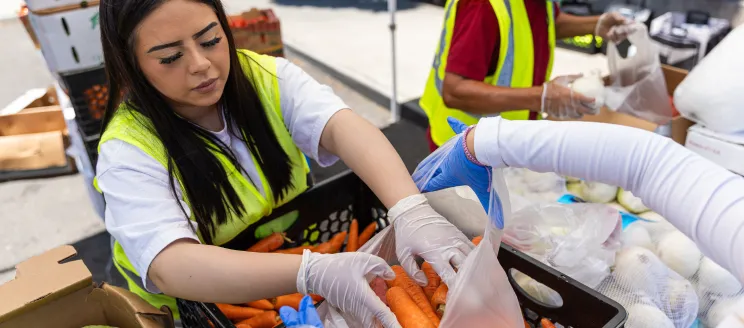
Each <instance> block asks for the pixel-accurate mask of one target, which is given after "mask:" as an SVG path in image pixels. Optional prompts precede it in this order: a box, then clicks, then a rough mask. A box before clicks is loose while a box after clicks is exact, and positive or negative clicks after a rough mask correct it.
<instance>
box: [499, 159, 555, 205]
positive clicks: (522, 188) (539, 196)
mask: <svg viewBox="0 0 744 328" xmlns="http://www.w3.org/2000/svg"><path fill="white" fill-rule="evenodd" d="M503 172H504V178H505V179H506V186H507V187H509V198H511V199H512V205H513V207H512V210H513V211H515V212H516V211H518V210H519V209H521V208H522V206H521V204H520V202H515V198H523V199H524V200H526V201H528V202H530V203H546V202H547V203H555V201H556V200H558V198H560V197H561V196H563V195H565V194H567V193H568V191H567V190H566V180H565V179H564V178H563V177H562V176H560V175H558V174H555V173H553V172H546V173H540V172H535V171H530V170H528V169H523V168H511V167H509V168H505V169H504V170H503ZM514 196H517V197H514ZM514 205H516V206H514Z"/></svg>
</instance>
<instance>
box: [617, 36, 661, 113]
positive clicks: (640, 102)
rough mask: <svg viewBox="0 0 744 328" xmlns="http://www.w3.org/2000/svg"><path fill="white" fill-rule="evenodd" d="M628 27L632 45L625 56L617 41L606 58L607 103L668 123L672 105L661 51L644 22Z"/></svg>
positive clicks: (619, 108) (629, 39)
mask: <svg viewBox="0 0 744 328" xmlns="http://www.w3.org/2000/svg"><path fill="white" fill-rule="evenodd" d="M633 24H637V25H638V26H633V27H632V28H629V30H631V31H632V33H630V34H629V35H628V39H627V40H628V41H629V42H630V43H631V44H632V46H631V47H630V48H629V49H628V55H627V57H626V58H623V56H621V55H620V52H619V51H618V48H617V46H618V45H617V44H615V43H614V42H610V43H609V44H608V45H607V61H608V65H609V69H610V81H611V84H610V86H608V87H607V88H606V90H605V105H606V106H607V107H608V108H609V109H611V110H614V111H618V112H621V113H625V114H630V115H633V116H636V117H639V118H642V119H644V120H647V121H650V122H653V123H656V124H666V123H668V122H669V121H671V119H672V107H671V104H670V101H669V95H668V93H667V88H666V81H665V79H664V73H663V72H662V70H661V63H660V61H659V54H658V51H657V50H656V48H655V47H654V44H653V43H652V41H651V38H650V37H649V35H648V29H647V28H646V26H645V25H643V24H641V23H633Z"/></svg>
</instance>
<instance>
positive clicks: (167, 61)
mask: <svg viewBox="0 0 744 328" xmlns="http://www.w3.org/2000/svg"><path fill="white" fill-rule="evenodd" d="M181 57H183V53H182V52H178V53H176V54H175V55H173V56H170V57H165V58H160V63H161V64H165V65H168V64H170V63H172V62H174V61H176V60H178V58H181Z"/></svg>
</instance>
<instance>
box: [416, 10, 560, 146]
mask: <svg viewBox="0 0 744 328" xmlns="http://www.w3.org/2000/svg"><path fill="white" fill-rule="evenodd" d="M458 1H459V0H449V1H447V3H446V4H445V11H444V12H445V14H444V25H443V27H442V32H441V34H440V37H439V45H438V46H437V52H436V54H435V56H434V62H433V64H432V69H431V70H430V72H429V78H428V80H427V82H426V88H425V89H424V94H423V96H422V97H421V100H420V102H419V104H420V105H421V108H423V110H424V112H426V115H427V116H428V117H429V125H430V127H431V134H432V139H433V140H434V143H436V144H437V145H440V146H441V145H442V144H443V143H444V142H446V141H447V139H449V138H451V137H452V136H454V131H452V129H451V128H450V127H449V125H448V124H447V117H454V118H457V119H459V120H461V121H463V123H465V124H467V125H471V124H475V123H476V122H478V120H479V119H480V118H481V117H482V116H480V115H473V114H469V113H466V112H463V111H460V110H456V109H451V108H447V106H446V105H445V104H444V100H443V99H442V89H443V86H442V85H443V83H444V75H445V72H446V68H447V58H448V56H449V49H450V46H451V40H452V31H453V29H454V25H455V17H456V16H457V3H458ZM524 1H526V0H506V1H505V0H490V3H491V7H492V8H493V10H494V13H495V14H496V17H497V20H498V24H499V33H500V37H499V39H500V46H499V61H498V65H497V67H496V72H494V74H493V75H491V76H487V77H486V78H485V79H484V80H483V82H484V83H488V84H491V85H497V86H503V87H512V88H527V87H531V86H532V82H533V81H532V80H533V75H534V74H533V72H534V57H535V54H534V49H533V41H532V28H531V26H530V22H529V17H528V16H527V10H526V9H525V5H524ZM527 1H532V0H527ZM553 5H554V3H553V2H551V1H546V6H547V13H548V14H547V17H546V19H547V21H548V42H549V47H550V58H549V61H548V68H547V71H546V76H545V80H546V81H548V80H549V78H550V73H551V71H552V69H553V50H554V49H555V10H554V8H553ZM515 40H519V41H520V42H515ZM521 41H524V42H521ZM501 116H502V117H504V118H507V119H512V120H526V119H528V118H529V111H527V110H516V111H509V112H504V113H501Z"/></svg>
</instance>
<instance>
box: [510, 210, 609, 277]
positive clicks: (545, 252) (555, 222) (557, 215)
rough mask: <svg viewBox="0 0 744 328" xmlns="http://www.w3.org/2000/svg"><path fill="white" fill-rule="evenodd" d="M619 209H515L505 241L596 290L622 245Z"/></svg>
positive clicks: (607, 273)
mask: <svg viewBox="0 0 744 328" xmlns="http://www.w3.org/2000/svg"><path fill="white" fill-rule="evenodd" d="M620 234H621V219H620V213H619V212H618V211H617V210H615V209H613V208H611V207H608V206H605V205H603V204H534V205H531V206H528V207H525V208H523V209H521V210H519V211H517V212H515V213H514V215H513V218H512V219H511V220H510V221H508V222H507V224H506V226H505V227H504V242H505V243H507V244H509V245H511V246H512V247H514V248H517V249H519V250H520V251H522V252H525V253H527V254H529V255H530V256H531V257H533V258H535V259H537V260H539V261H541V262H543V263H545V264H547V265H550V266H551V267H553V268H555V269H557V270H558V271H561V272H562V273H564V274H567V275H568V276H570V277H571V278H574V279H576V280H578V281H580V282H581V283H583V284H585V285H587V286H589V287H592V288H595V287H597V286H598V285H599V283H600V282H602V280H604V279H605V278H606V277H607V275H609V274H610V267H611V266H612V265H613V264H614V262H615V252H617V250H618V249H620V246H621V241H620V238H621V235H620Z"/></svg>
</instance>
